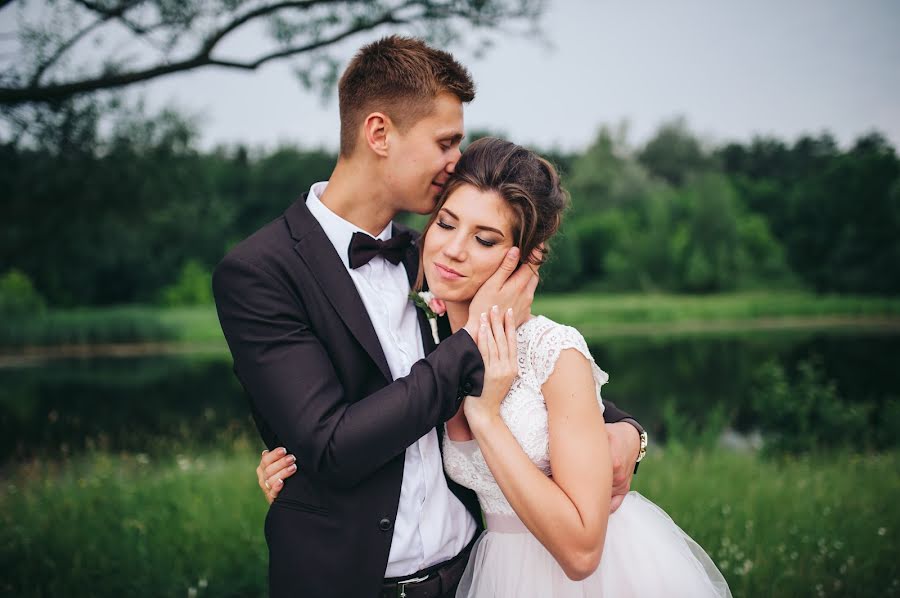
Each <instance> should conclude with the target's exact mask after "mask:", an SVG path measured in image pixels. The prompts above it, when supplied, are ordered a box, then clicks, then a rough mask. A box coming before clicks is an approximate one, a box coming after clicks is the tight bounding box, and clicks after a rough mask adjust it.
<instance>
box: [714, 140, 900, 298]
mask: <svg viewBox="0 0 900 598" xmlns="http://www.w3.org/2000/svg"><path fill="white" fill-rule="evenodd" d="M719 155H720V156H721V158H722V164H723V167H724V170H725V172H726V173H727V174H728V175H729V176H730V177H731V178H732V180H733V181H734V182H735V185H736V188H737V189H738V191H739V194H740V195H741V196H742V197H743V198H744V200H745V202H746V204H747V205H748V206H749V207H750V209H751V210H753V211H754V212H756V213H758V214H759V215H761V216H762V217H763V218H765V219H766V220H767V221H768V222H769V223H770V226H771V228H772V231H773V233H774V235H775V237H776V238H777V239H778V240H779V241H780V242H781V243H782V244H783V246H784V250H785V254H786V258H787V261H788V264H789V265H790V267H791V269H792V270H793V271H794V272H795V273H796V274H797V275H798V276H799V277H800V278H801V279H802V280H803V281H804V282H805V283H807V284H808V285H810V286H811V287H812V288H814V289H815V290H817V291H820V292H826V291H831V292H855V293H882V294H888V293H896V292H898V291H900V275H898V274H897V273H898V272H900V234H898V232H900V191H898V185H900V160H898V158H897V154H896V151H895V150H894V148H893V147H891V146H890V145H889V144H888V143H887V141H886V140H885V139H884V138H883V137H882V136H880V135H878V134H876V133H872V134H869V135H866V136H863V137H861V138H859V139H858V140H857V141H856V143H855V144H854V145H853V146H852V147H851V148H850V149H849V150H847V151H845V152H842V151H841V150H840V149H839V148H838V147H837V145H836V143H835V142H834V140H833V139H831V138H830V137H828V136H827V135H823V136H821V137H818V138H810V137H804V138H801V139H799V140H798V141H797V142H796V143H795V144H794V145H793V146H792V147H788V146H786V145H785V144H783V143H781V142H779V141H776V140H771V139H765V140H756V141H754V142H753V143H752V144H750V145H748V146H739V145H737V144H731V145H729V146H726V147H724V148H722V150H720V152H719Z"/></svg>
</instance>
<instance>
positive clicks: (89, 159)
mask: <svg viewBox="0 0 900 598" xmlns="http://www.w3.org/2000/svg"><path fill="white" fill-rule="evenodd" d="M106 116H108V111H107V110H105V109H104V107H103V104H101V103H98V102H96V101H88V100H85V101H71V102H66V103H64V104H60V105H57V106H54V107H52V108H51V109H48V110H44V111H42V112H41V116H40V118H37V119H34V120H33V122H32V125H31V128H30V129H29V135H28V136H27V138H25V137H17V138H11V139H5V140H3V142H2V144H0V188H2V189H3V196H4V197H3V201H2V202H0V264H2V267H0V276H3V275H4V273H6V275H5V277H4V281H5V282H0V287H4V285H5V287H4V288H6V289H7V291H6V294H7V295H9V294H10V293H13V294H29V293H30V294H31V295H35V296H37V297H39V298H41V299H40V301H41V302H46V303H47V304H49V305H51V306H77V305H110V304H122V303H135V302H140V303H163V304H188V303H196V302H204V301H208V300H209V284H208V279H209V273H210V271H211V269H212V268H213V267H214V266H215V264H216V263H217V261H218V260H219V259H220V258H221V257H222V255H223V254H224V253H225V252H226V251H227V250H228V248H229V247H230V246H232V245H233V244H234V243H236V242H237V241H239V240H240V239H242V238H244V237H246V236H247V235H249V234H251V233H252V232H253V231H255V230H256V229H257V228H259V227H260V226H262V225H263V224H265V223H266V222H268V221H270V220H272V219H274V218H276V217H277V216H278V215H279V214H281V212H282V211H283V210H284V209H285V208H286V207H287V206H288V205H289V204H290V203H291V202H292V201H293V200H295V199H296V198H297V197H299V196H300V194H302V193H303V192H304V191H306V190H307V189H308V187H309V185H310V184H311V183H312V182H314V181H317V180H323V179H325V178H327V177H328V175H329V173H330V171H331V168H332V166H333V164H334V161H335V159H336V156H335V154H334V153H333V152H332V151H329V150H321V149H318V150H316V149H304V148H299V147H288V146H284V147H279V148H277V149H273V150H262V149H253V148H247V147H244V146H240V145H238V146H229V147H219V148H216V149H214V150H208V151H203V150H201V149H199V143H198V130H197V128H196V127H195V126H194V125H193V124H192V123H191V122H190V121H189V120H187V119H185V118H184V117H182V116H181V115H179V114H177V113H175V112H171V111H164V112H161V113H159V114H153V115H148V114H146V113H145V112H144V111H143V110H141V109H140V108H135V107H129V108H127V109H126V108H123V107H120V108H119V110H118V113H117V116H116V117H115V118H114V120H113V122H112V123H111V124H110V123H107V124H105V125H104V124H103V123H104V122H105V121H104V117H106ZM475 136H477V134H476V135H473V138H474V137H475ZM535 149H536V150H537V151H538V152H540V153H542V154H543V155H546V156H548V157H549V158H550V159H551V160H553V161H554V162H555V163H556V164H557V165H558V166H559V168H560V171H561V172H562V176H563V181H564V184H565V185H566V186H567V188H568V189H569V191H570V193H571V197H572V205H571V208H570V210H569V212H568V214H567V216H566V219H565V223H564V225H563V228H562V230H561V233H560V235H559V236H558V237H557V238H556V239H555V241H554V243H553V244H552V246H551V256H550V261H549V263H548V264H547V266H546V267H545V269H544V271H543V272H542V275H543V278H544V282H543V284H544V287H545V288H546V289H547V290H551V291H570V290H576V289H595V290H611V291H668V292H690V293H713V292H723V291H732V290H740V289H747V288H772V287H787V288H809V289H812V290H814V291H816V292H822V293H825V292H839V293H871V294H892V293H897V292H898V291H900V275H898V273H900V234H898V232H900V160H898V157H897V153H896V151H895V149H894V148H893V147H892V146H891V145H890V144H889V143H888V142H887V141H886V140H885V138H884V137H882V136H880V135H879V134H877V133H871V134H867V135H865V136H862V137H860V138H859V139H857V140H856V141H855V142H854V143H853V144H852V145H850V146H849V147H847V148H841V147H840V146H839V145H838V144H837V143H836V142H835V140H834V139H833V138H832V137H831V136H830V135H828V134H827V133H826V134H821V135H819V136H815V137H802V138H800V139H797V140H796V141H793V142H787V141H783V140H780V139H776V138H773V137H759V138H756V139H753V140H752V141H749V142H745V143H739V142H729V143H724V144H718V145H711V144H708V143H705V142H704V141H703V140H701V139H700V138H699V137H697V136H696V135H694V134H693V133H692V132H691V131H690V130H689V128H688V127H687V125H686V124H685V122H684V121H682V120H673V121H671V122H669V123H666V124H664V125H663V126H661V127H660V128H659V130H658V131H657V132H656V134H655V135H654V136H653V137H652V138H651V139H650V140H649V141H647V142H646V143H644V144H643V145H640V146H638V147H632V146H630V145H629V144H628V143H627V140H626V138H625V136H624V134H622V132H621V131H617V130H615V129H611V128H603V129H601V130H600V131H599V133H598V134H597V136H596V139H595V140H594V142H593V143H592V144H591V145H590V147H588V148H587V149H585V150H584V151H583V152H576V153H564V152H558V151H553V150H545V151H542V150H541V148H535ZM411 221H412V222H414V223H421V220H420V219H419V220H416V219H411ZM23 281H24V282H23ZM10 289H12V290H10ZM23 289H24V290H23ZM2 294H3V293H2V292H0V295H2ZM29 296H30V295H29ZM7 300H8V299H7Z"/></svg>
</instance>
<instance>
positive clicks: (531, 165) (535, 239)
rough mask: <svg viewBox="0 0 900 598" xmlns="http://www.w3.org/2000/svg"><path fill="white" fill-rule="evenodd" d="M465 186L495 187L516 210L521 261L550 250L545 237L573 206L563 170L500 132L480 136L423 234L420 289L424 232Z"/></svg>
mask: <svg viewBox="0 0 900 598" xmlns="http://www.w3.org/2000/svg"><path fill="white" fill-rule="evenodd" d="M463 185H471V186H473V187H475V188H476V189H478V190H479V191H486V192H489V191H493V192H494V193H496V194H497V195H499V196H500V197H501V198H503V200H504V201H506V202H507V204H508V205H509V207H510V208H512V210H513V213H514V214H515V221H514V225H513V242H514V244H515V246H516V247H518V248H519V250H520V252H521V253H520V255H521V256H522V260H521V262H522V263H528V264H533V265H540V264H543V263H544V261H545V260H546V257H547V253H548V251H549V249H548V247H547V241H548V240H549V239H550V238H551V237H552V236H553V235H554V234H556V231H557V230H559V225H560V223H561V222H562V214H563V211H564V210H565V209H566V207H567V206H568V205H569V195H568V193H567V192H566V190H565V189H564V188H563V186H562V185H561V184H560V181H559V174H557V172H556V169H555V168H553V165H552V164H550V162H548V161H547V160H545V159H544V158H541V157H540V156H538V155H537V154H536V153H534V152H533V151H531V150H529V149H526V148H524V147H522V146H521V145H516V144H515V143H511V142H509V141H504V140H502V139H497V138H496V137H482V138H481V139H479V140H477V141H474V142H472V144H471V145H469V147H468V148H466V151H465V152H463V154H462V157H460V159H459V162H458V163H457V164H456V169H455V170H454V171H453V174H452V175H451V176H450V179H449V180H448V181H447V184H446V185H444V189H443V191H442V192H441V195H440V197H439V198H438V202H437V205H436V206H435V208H434V211H433V212H432V213H431V217H430V218H429V219H428V224H426V225H425V229H424V230H423V232H422V237H421V239H419V253H420V259H419V275H418V278H417V280H416V288H418V289H421V288H422V285H423V282H424V273H423V272H424V271H423V264H422V259H421V251H422V248H423V247H424V246H425V242H424V241H425V235H427V234H428V229H429V228H431V225H432V224H434V221H435V220H436V219H437V216H438V213H439V212H440V211H441V208H442V207H443V206H444V203H445V202H446V201H447V198H448V197H450V195H451V194H452V193H453V192H454V191H455V190H456V189H459V188H460V187H461V186H463ZM535 250H537V251H535Z"/></svg>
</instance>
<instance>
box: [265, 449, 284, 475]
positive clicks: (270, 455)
mask: <svg viewBox="0 0 900 598" xmlns="http://www.w3.org/2000/svg"><path fill="white" fill-rule="evenodd" d="M285 455H287V449H286V448H284V447H283V446H279V447H278V448H276V449H275V450H273V451H263V452H262V458H261V459H260V460H259V464H260V465H262V467H263V469H265V468H266V467H268V466H269V465H271V464H272V463H274V462H275V461H277V460H278V459H281V458H282V457H284V456H285Z"/></svg>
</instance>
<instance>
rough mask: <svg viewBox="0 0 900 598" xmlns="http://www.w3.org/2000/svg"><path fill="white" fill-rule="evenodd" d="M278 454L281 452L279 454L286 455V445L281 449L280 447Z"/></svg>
mask: <svg viewBox="0 0 900 598" xmlns="http://www.w3.org/2000/svg"><path fill="white" fill-rule="evenodd" d="M278 454H279V455H286V454H287V449H286V448H284V447H281V448H280V449H278Z"/></svg>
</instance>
